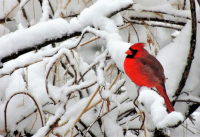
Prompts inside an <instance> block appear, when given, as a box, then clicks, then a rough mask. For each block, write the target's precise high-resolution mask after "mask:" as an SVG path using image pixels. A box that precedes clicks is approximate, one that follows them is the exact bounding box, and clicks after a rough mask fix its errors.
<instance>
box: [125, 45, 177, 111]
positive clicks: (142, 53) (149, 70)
mask: <svg viewBox="0 0 200 137" xmlns="http://www.w3.org/2000/svg"><path fill="white" fill-rule="evenodd" d="M144 46H145V43H136V44H133V45H132V46H130V48H129V49H128V50H127V51H126V52H125V53H126V54H127V56H126V58H125V60H124V71H125V73H126V74H127V75H128V77H129V78H130V79H131V80H132V82H134V83H135V84H136V85H138V86H139V87H141V86H146V87H149V88H154V87H155V88H156V89H157V91H158V93H159V94H160V95H161V96H162V97H163V98H164V101H165V104H166V107H167V109H168V112H169V113H171V112H172V111H175V110H174V108H173V106H172V104H171V102H170V100H169V97H168V95H167V93H166V88H165V75H164V69H163V67H162V65H161V63H160V62H159V61H158V60H157V59H156V58H155V57H154V56H152V55H151V54H149V52H148V51H147V50H146V49H144Z"/></svg>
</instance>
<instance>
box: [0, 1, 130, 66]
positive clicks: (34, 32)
mask: <svg viewBox="0 0 200 137" xmlns="http://www.w3.org/2000/svg"><path fill="white" fill-rule="evenodd" d="M131 6H132V1H130V0H129V1H119V0H118V1H108V3H104V2H100V1H99V2H97V3H95V4H94V5H92V6H91V7H89V8H88V9H87V10H85V11H83V12H82V14H81V15H79V16H78V19H76V18H73V19H72V20H71V21H70V23H68V22H67V21H66V20H63V19H55V20H51V21H48V22H41V23H38V24H36V25H34V26H32V27H30V28H28V29H23V30H18V31H16V32H14V33H10V34H8V35H6V36H3V37H1V38H0V43H1V44H0V59H1V62H2V63H5V62H7V61H9V60H12V59H15V58H17V57H19V56H20V55H23V54H25V53H27V52H30V51H33V50H37V49H40V48H42V47H45V46H47V45H49V44H51V43H56V42H62V41H64V40H67V39H69V38H72V37H75V36H79V35H81V31H82V30H83V29H84V28H85V27H86V26H88V25H90V26H91V25H93V22H92V18H95V17H96V14H100V15H104V16H107V17H112V16H113V15H115V14H117V13H118V12H120V11H123V10H125V9H127V8H130V7H131ZM111 7H112V8H111ZM102 9H108V10H102ZM88 18H90V19H88ZM89 20H90V22H88V21H89ZM40 30H42V31H40ZM33 36H34V37H33ZM8 39H11V40H8ZM22 41H23V42H22ZM5 45H6V47H7V48H6V49H7V50H6V49H5V48H4V47H5Z"/></svg>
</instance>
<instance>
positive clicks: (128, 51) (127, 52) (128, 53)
mask: <svg viewBox="0 0 200 137" xmlns="http://www.w3.org/2000/svg"><path fill="white" fill-rule="evenodd" d="M125 53H126V54H127V55H133V52H132V51H131V50H130V49H129V50H127V51H126V52H125Z"/></svg>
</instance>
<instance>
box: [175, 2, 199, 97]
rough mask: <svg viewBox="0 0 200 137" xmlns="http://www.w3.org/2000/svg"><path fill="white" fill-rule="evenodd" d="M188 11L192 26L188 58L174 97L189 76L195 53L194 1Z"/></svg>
mask: <svg viewBox="0 0 200 137" xmlns="http://www.w3.org/2000/svg"><path fill="white" fill-rule="evenodd" d="M190 10H191V15H192V16H191V18H192V23H191V24H192V26H191V28H192V29H191V30H192V32H191V38H190V51H189V54H188V58H187V64H186V66H185V69H184V72H183V75H182V78H181V81H180V83H179V86H178V89H177V90H176V93H175V95H176V96H179V95H180V93H181V91H182V89H183V88H184V86H185V83H186V81H187V77H188V75H189V72H190V68H191V65H192V61H193V59H194V52H195V46H196V34H197V20H196V8H195V1H194V0H190Z"/></svg>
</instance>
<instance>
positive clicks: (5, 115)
mask: <svg viewBox="0 0 200 137" xmlns="http://www.w3.org/2000/svg"><path fill="white" fill-rule="evenodd" d="M19 94H24V95H27V96H29V97H30V98H31V99H32V100H33V101H34V103H35V105H36V106H37V109H38V111H39V114H40V118H41V122H42V127H43V126H44V122H43V117H42V113H41V110H40V109H39V105H38V103H37V101H36V100H35V99H34V98H33V97H32V96H31V95H30V94H29V93H24V92H18V93H15V94H13V95H12V96H11V97H10V98H9V99H8V101H7V102H6V105H5V109H4V117H5V118H4V120H5V121H4V122H5V131H6V132H8V129H7V106H8V103H9V102H10V100H11V99H12V98H13V97H14V96H16V95H19Z"/></svg>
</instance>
